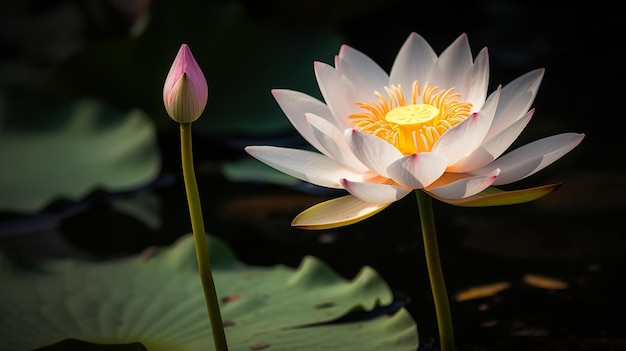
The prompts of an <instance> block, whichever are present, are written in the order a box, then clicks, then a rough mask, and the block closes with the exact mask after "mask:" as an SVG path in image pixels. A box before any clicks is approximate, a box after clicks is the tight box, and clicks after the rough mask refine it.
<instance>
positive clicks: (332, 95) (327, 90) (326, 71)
mask: <svg viewBox="0 0 626 351" xmlns="http://www.w3.org/2000/svg"><path fill="white" fill-rule="evenodd" d="M314 68H315V77H316V79H317V83H318V85H319V88H320V91H321V93H322V96H323V97H324V101H326V104H327V105H328V108H330V111H331V112H332V114H333V116H335V119H336V121H337V125H338V126H339V129H346V128H350V126H351V125H352V123H351V122H350V120H349V119H348V116H350V115H351V114H353V113H357V112H360V111H361V108H360V107H358V106H357V105H356V102H357V101H360V99H359V96H358V93H357V91H356V88H355V86H354V83H353V82H352V81H350V79H348V77H346V76H345V75H343V74H341V72H339V71H337V70H336V69H334V68H333V67H331V66H329V65H327V64H325V63H322V62H315V64H314Z"/></svg>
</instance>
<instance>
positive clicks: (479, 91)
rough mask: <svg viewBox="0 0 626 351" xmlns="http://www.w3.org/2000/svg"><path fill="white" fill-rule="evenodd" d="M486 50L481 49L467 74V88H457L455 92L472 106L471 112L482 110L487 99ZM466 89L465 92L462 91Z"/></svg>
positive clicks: (487, 56) (487, 71)
mask: <svg viewBox="0 0 626 351" xmlns="http://www.w3.org/2000/svg"><path fill="white" fill-rule="evenodd" d="M488 52H489V51H488V50H487V48H483V49H482V50H481V51H480V52H479V53H478V56H476V59H475V60H474V65H473V66H472V68H471V69H470V70H469V72H467V78H466V79H465V81H467V83H468V84H467V86H465V87H459V89H457V90H456V92H457V93H460V94H461V98H462V99H463V100H464V101H467V102H469V103H470V104H472V111H478V110H480V109H481V108H482V106H483V104H484V103H485V99H486V98H487V91H488V89H489V54H488ZM461 88H463V89H467V91H464V90H462V89H461Z"/></svg>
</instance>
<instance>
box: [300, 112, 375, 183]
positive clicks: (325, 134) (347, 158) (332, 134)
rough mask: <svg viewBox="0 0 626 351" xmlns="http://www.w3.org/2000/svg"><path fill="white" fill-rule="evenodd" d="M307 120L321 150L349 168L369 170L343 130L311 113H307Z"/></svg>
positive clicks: (359, 170)
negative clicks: (345, 136) (355, 153)
mask: <svg viewBox="0 0 626 351" xmlns="http://www.w3.org/2000/svg"><path fill="white" fill-rule="evenodd" d="M306 120H307V122H308V123H309V127H310V129H311V131H312V132H313V135H314V137H315V139H316V141H317V143H319V144H320V145H321V147H322V148H323V149H319V150H320V151H322V152H323V153H324V154H325V155H327V156H329V157H331V158H333V159H334V160H336V161H337V162H339V163H341V164H342V165H344V166H345V167H347V168H350V169H353V170H354V171H356V172H361V173H363V172H367V170H368V168H367V167H366V166H364V165H363V164H362V163H361V162H360V161H359V160H358V159H357V158H356V157H355V156H354V154H353V153H352V151H351V150H350V147H349V146H348V144H347V143H346V139H345V138H344V134H343V131H340V130H338V129H337V127H335V126H334V125H332V124H331V123H330V122H328V121H326V120H325V119H323V118H321V117H319V116H317V115H314V114H311V113H307V114H306Z"/></svg>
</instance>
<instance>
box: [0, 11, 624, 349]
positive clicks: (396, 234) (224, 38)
mask: <svg viewBox="0 0 626 351" xmlns="http://www.w3.org/2000/svg"><path fill="white" fill-rule="evenodd" d="M616 6H617V5H611V4H609V3H608V2H607V3H602V2H592V3H590V2H582V3H575V2H562V3H560V2H549V1H506V2H500V1H472V2H452V1H439V2H419V1H410V2H409V1H400V0H387V1H367V0H364V1H361V2H359V3H358V6H357V5H355V4H354V3H351V2H339V1H317V2H294V1H287V0H275V1H252V0H250V1H226V0H225V1H195V2H194V1H191V0H185V1H158V0H154V1H145V0H144V1H126V2H125V1H122V0H119V1H113V0H111V1H96V0H93V1H87V0H83V1H70V0H68V1H61V0H56V1H43V0H41V1H35V0H32V1H9V2H6V3H3V4H2V5H0V60H1V61H0V74H1V76H0V78H1V79H2V81H1V83H2V89H3V91H5V92H8V93H9V94H15V96H17V98H23V99H25V100H27V101H34V102H36V101H38V100H37V99H38V98H42V99H44V98H45V99H50V98H53V99H75V98H80V97H93V96H95V97H98V98H102V99H104V100H106V101H108V102H109V103H111V104H112V105H115V106H118V107H120V108H130V107H140V108H142V109H143V110H145V111H146V112H147V113H148V114H149V115H150V116H151V118H153V119H154V121H155V125H157V127H158V133H159V145H160V147H161V150H162V157H163V171H162V177H160V181H161V182H156V184H155V185H154V187H153V188H152V191H154V192H155V193H156V194H157V195H158V196H159V197H160V198H161V199H162V209H161V217H162V226H161V228H160V229H159V230H156V231H155V230H153V229H150V228H147V227H146V226H145V225H143V224H142V223H140V222H139V221H137V220H134V219H132V218H128V217H126V216H124V215H122V214H119V213H117V212H116V211H114V210H113V209H112V208H111V207H110V206H109V204H108V202H107V200H106V199H107V196H104V195H105V194H104V192H103V191H94V193H93V194H91V195H90V196H89V197H88V198H87V199H86V200H88V201H89V202H90V209H89V210H88V211H85V212H82V213H80V214H78V215H76V216H73V217H70V218H67V219H65V220H63V222H62V223H61V224H60V226H59V228H58V229H59V230H60V232H61V233H62V234H63V236H64V237H65V238H66V239H67V240H68V241H69V242H71V243H72V244H73V245H76V246H77V247H80V248H81V249H82V250H84V251H86V252H88V253H89V254H90V255H93V256H94V257H108V256H109V255H120V254H129V253H134V252H139V251H141V250H142V249H143V248H145V247H146V246H149V245H167V244H169V243H171V242H173V241H174V240H175V239H176V238H178V237H179V236H180V235H183V234H185V233H187V232H189V231H190V226H189V224H188V221H187V212H186V202H185V198H184V188H183V184H182V182H181V179H180V166H179V154H178V144H177V143H178V134H177V127H176V125H175V124H173V123H172V122H171V121H170V120H169V118H167V116H166V114H165V111H164V109H163V107H162V98H161V89H162V84H163V81H164V79H165V75H166V74H167V70H168V69H169V65H170V64H171V61H172V60H173V58H174V56H175V54H176V51H177V50H178V47H179V46H180V44H181V43H188V44H189V45H190V47H191V49H192V51H193V53H194V55H195V57H196V59H197V60H198V62H199V64H200V66H201V67H202V68H203V70H204V72H205V75H206V77H207V80H208V81H209V86H210V101H209V105H208V107H207V109H206V112H205V114H204V116H203V117H202V118H201V120H200V121H202V123H204V124H203V125H200V126H199V128H198V129H197V130H196V134H194V148H195V149H194V152H195V155H196V161H197V168H198V172H199V173H198V182H199V187H200V191H201V193H202V194H201V196H202V197H203V199H202V201H203V206H204V212H205V216H206V217H205V219H206V223H207V225H206V226H207V230H208V231H209V232H210V233H211V234H213V235H216V236H218V237H220V238H222V239H224V240H225V241H226V242H228V243H229V244H230V245H231V246H232V248H233V249H234V251H235V252H236V253H237V255H238V256H239V257H240V258H241V259H242V260H243V261H245V262H247V263H250V264H257V265H273V264H278V263H284V264H289V265H293V266H296V265H297V264H298V263H299V261H300V260H301V258H302V257H303V256H304V255H314V256H317V257H320V258H322V259H323V260H324V261H326V262H328V263H329V264H330V265H331V266H332V267H333V268H334V269H336V270H337V271H338V272H339V273H341V274H343V275H345V276H346V277H352V276H353V275H354V274H356V272H358V270H359V269H360V268H361V267H362V266H363V265H371V266H373V267H374V268H375V269H376V270H377V271H378V272H380V274H381V275H382V276H383V277H384V278H385V279H386V280H387V281H388V283H389V284H390V286H391V287H392V288H393V290H394V292H395V293H396V295H397V296H398V299H399V300H401V301H405V302H406V303H407V308H408V309H409V311H410V312H411V313H412V315H413V316H414V318H415V319H416V321H417V323H418V328H419V331H420V340H421V343H422V345H423V346H422V348H423V349H429V348H435V347H436V338H437V333H436V324H435V323H434V311H433V307H432V298H431V296H430V289H429V287H428V278H427V273H426V267H425V263H424V259H423V250H422V246H421V245H422V243H421V237H420V235H419V220H418V216H417V206H416V203H415V199H414V197H413V196H407V197H406V198H405V199H403V200H401V201H399V202H397V203H395V204H394V205H392V206H391V207H390V208H388V209H386V210H385V211H384V212H382V213H381V214H379V215H377V216H375V217H373V218H371V219H369V220H367V221H365V222H363V223H359V224H356V225H353V226H350V227H346V228H341V229H337V230H332V231H323V232H317V231H316V232H308V231H302V230H297V229H293V228H291V227H290V222H291V219H292V218H293V216H294V215H295V214H297V213H299V212H300V211H301V210H303V209H305V208H306V207H308V206H310V205H312V204H314V203H317V202H319V201H321V200H323V199H327V198H332V197H335V196H337V194H336V193H330V192H322V191H318V192H314V191H311V189H303V188H288V187H283V186H278V185H267V184H258V183H235V182H232V181H229V180H228V179H226V178H224V176H223V175H222V174H221V172H219V169H220V165H222V164H224V163H226V162H230V161H233V160H238V159H240V158H244V157H248V156H247V155H245V154H244V153H243V151H242V147H243V146H244V145H246V144H261V143H265V142H266V141H268V140H271V141H272V142H273V143H283V144H286V145H294V144H298V143H299V141H300V140H299V139H298V136H297V135H295V134H294V131H293V130H291V129H290V128H289V126H288V125H286V124H284V123H283V124H281V123H280V122H277V124H276V127H275V128H263V127H262V126H259V125H258V124H259V122H258V120H256V121H255V120H254V119H246V118H244V117H250V116H254V115H255V113H258V114H259V116H273V117H271V118H273V119H272V120H274V119H276V118H278V119H280V120H282V119H284V120H285V121H286V118H284V116H283V115H282V112H281V111H280V109H278V107H277V106H276V105H275V103H274V101H273V99H272V97H271V95H270V94H269V89H271V88H291V89H294V90H301V91H304V92H306V93H309V94H312V95H318V94H319V93H318V91H317V90H316V85H315V78H314V75H313V70H312V62H313V60H321V61H324V62H327V63H332V58H333V55H334V54H335V53H337V52H338V50H339V45H340V44H341V43H346V44H349V45H351V46H353V47H355V48H357V49H359V50H360V51H362V52H364V53H366V54H367V55H369V56H370V57H372V58H373V59H374V60H376V61H377V62H378V63H379V64H380V65H381V67H383V68H384V69H385V70H389V69H390V67H391V64H392V62H393V59H394V58H395V55H396V53H397V51H398V50H399V48H400V46H401V45H402V43H403V42H404V41H405V40H406V38H407V36H408V35H409V33H410V32H417V33H419V34H420V35H422V36H423V37H424V38H425V39H426V40H427V41H428V42H429V43H430V44H431V45H432V47H433V48H434V49H435V51H436V52H437V53H440V52H441V51H442V50H443V49H445V47H446V46H447V45H449V44H450V43H451V42H452V41H453V40H454V39H456V38H457V37H458V36H459V35H460V34H461V33H467V34H468V37H469V40H470V44H471V45H472V49H473V51H474V53H475V54H476V53H478V51H479V50H480V49H481V48H482V47H484V46H487V47H488V48H489V57H490V67H491V76H490V82H491V84H492V87H491V89H490V91H492V90H493V89H494V88H495V86H496V85H497V84H506V83H508V82H509V81H511V80H513V79H515V78H516V77H518V76H520V75H522V74H524V73H526V72H528V71H530V70H532V69H535V68H539V67H545V68H546V73H545V77H544V80H543V83H542V86H541V88H540V90H539V94H538V97H537V99H536V100H535V104H534V107H535V108H536V113H535V115H534V117H533V120H532V121H531V123H530V124H529V126H528V127H527V128H526V130H525V131H524V133H523V134H522V135H521V136H520V139H519V140H518V142H517V143H518V144H523V143H526V142H529V141H532V140H536V139H538V138H541V137H545V136H549V135H553V134H557V133H562V132H583V133H585V134H586V137H585V139H584V140H583V142H582V143H581V145H580V146H578V147H577V148H576V149H574V150H573V151H572V152H570V154H568V155H566V156H565V157H564V158H562V159H561V160H559V161H557V162H556V163H555V164H553V165H551V166H550V167H548V168H547V169H545V170H543V171H542V172H540V173H538V174H536V175H534V176H532V177H530V178H528V179H525V180H523V181H521V182H519V183H517V184H514V185H513V187H512V188H520V189H521V188H523V187H528V186H537V185H543V184H548V183H556V182H563V185H562V187H561V188H560V189H559V190H558V191H557V192H555V193H553V194H550V195H549V196H547V197H546V198H543V199H540V200H537V201H535V202H533V203H527V204H521V205H515V206H507V207H499V208H481V209H474V208H472V209H468V208H457V207H452V206H449V205H445V204H441V203H435V214H436V220H437V226H438V232H439V240H440V250H441V255H442V261H443V268H444V272H445V274H446V282H447V285H448V290H449V292H450V295H451V298H452V301H451V307H452V313H453V318H454V321H455V328H456V333H457V344H458V348H459V350H583V349H585V350H621V349H626V330H625V329H626V323H625V322H624V314H625V313H626V308H625V305H624V301H623V296H624V293H625V292H626V285H625V284H624V276H625V273H626V258H625V257H626V237H625V235H626V233H625V232H624V229H623V228H624V226H623V224H624V219H623V215H624V210H625V201H624V200H623V199H624V196H625V195H626V180H625V179H624V170H623V167H622V164H621V163H622V162H623V158H624V156H623V155H624V147H623V136H622V134H623V133H622V131H623V125H624V122H623V119H624V117H623V114H624V112H623V111H622V110H623V109H622V108H621V103H623V93H622V86H621V85H622V84H621V82H622V81H623V79H624V70H623V54H622V52H621V49H622V47H623V42H624V39H623V35H624V31H623V12H621V11H619V10H618V8H617V7H616ZM145 14H149V16H150V17H149V22H148V23H149V24H148V25H147V28H146V29H145V31H143V32H141V34H140V35H137V36H134V35H133V34H132V33H133V29H132V28H133V26H137V24H136V23H137V22H136V21H137V20H138V19H139V18H142V15H145ZM295 72H297V74H294V73H295ZM10 96H13V95H10ZM24 96H26V97H28V99H27V98H24ZM224 111H234V112H233V113H234V116H235V117H234V119H231V120H230V122H224V121H219V120H217V119H219V118H216V117H215V116H221V115H222V114H223V113H224ZM244 115H245V116H244ZM239 116H241V118H242V119H241V120H238V119H237V118H238V117H239ZM205 120H206V122H205ZM200 121H199V122H198V123H199V124H200ZM251 121H252V122H251ZM273 123H274V122H273ZM260 124H263V123H260ZM516 145H517V144H516ZM0 196H1V194H0ZM67 205H68V202H67V201H61V202H55V203H53V204H51V206H52V207H53V208H54V206H67ZM16 216H17V217H19V216H20V214H9V215H5V216H3V217H0V219H2V218H4V219H7V218H8V219H13V218H15V217H16ZM93 221H97V222H98V223H101V225H99V226H98V228H96V229H95V231H94V232H92V234H91V235H90V236H89V237H85V236H84V235H82V232H83V230H84V228H85V226H86V225H87V224H88V223H93ZM128 233H136V234H134V235H133V236H129V235H128ZM24 241H28V240H22V241H18V240H10V241H6V240H5V241H3V244H4V245H6V246H7V247H9V248H12V247H13V246H15V249H23V248H24V246H27V245H26V244H24ZM31 244H32V243H31ZM526 274H536V275H541V276H547V277H551V278H554V279H558V280H561V281H564V282H567V283H568V287H567V288H566V289H560V290H555V289H552V290H550V289H543V288H539V287H537V286H533V285H531V284H528V283H525V282H524V281H523V277H524V276H525V275H526ZM500 281H507V282H510V283H511V287H510V288H509V289H507V290H505V291H503V292H500V293H498V294H496V295H495V296H492V297H487V298H482V299H475V300H469V301H456V300H454V298H453V297H454V294H455V293H456V292H458V291H461V290H463V289H465V288H468V287H472V286H478V285H483V284H490V283H495V282H500Z"/></svg>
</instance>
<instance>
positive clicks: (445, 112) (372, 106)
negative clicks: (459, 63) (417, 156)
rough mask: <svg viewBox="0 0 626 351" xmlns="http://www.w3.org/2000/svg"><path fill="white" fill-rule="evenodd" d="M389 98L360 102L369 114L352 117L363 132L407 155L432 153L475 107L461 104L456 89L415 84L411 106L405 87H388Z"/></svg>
mask: <svg viewBox="0 0 626 351" xmlns="http://www.w3.org/2000/svg"><path fill="white" fill-rule="evenodd" d="M385 91H386V92H387V98H385V96H383V95H382V94H381V93H379V92H375V94H376V96H377V97H378V99H379V101H377V102H357V105H358V106H359V107H361V108H363V109H364V110H365V111H363V112H360V113H355V114H352V115H350V116H349V118H350V120H351V121H352V122H354V123H355V125H356V128H357V129H358V130H360V131H362V132H365V133H369V134H372V135H376V136H377V137H379V138H382V139H384V140H386V141H388V142H389V143H391V144H392V145H394V146H395V147H396V148H398V150H400V151H401V152H402V153H403V154H405V155H410V154H414V153H418V152H425V151H430V150H431V149H432V147H433V145H434V144H435V142H436V141H437V139H439V137H440V136H441V135H443V133H444V132H445V131H446V130H448V129H450V128H451V127H452V126H454V125H456V124H458V123H459V122H461V121H463V120H465V119H466V118H467V117H469V115H470V110H471V108H472V104H471V103H469V102H463V101H459V98H460V97H461V95H460V94H457V93H455V92H454V88H451V89H448V90H445V91H440V89H439V87H434V86H431V85H430V84H428V83H426V84H425V85H424V87H423V89H422V87H420V84H419V82H417V81H415V82H413V85H412V94H411V102H410V103H409V104H407V102H406V100H405V98H404V93H403V91H402V87H400V86H393V85H392V86H391V87H385Z"/></svg>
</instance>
